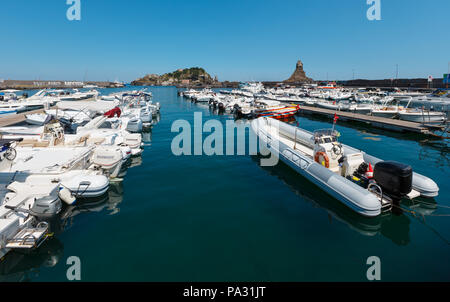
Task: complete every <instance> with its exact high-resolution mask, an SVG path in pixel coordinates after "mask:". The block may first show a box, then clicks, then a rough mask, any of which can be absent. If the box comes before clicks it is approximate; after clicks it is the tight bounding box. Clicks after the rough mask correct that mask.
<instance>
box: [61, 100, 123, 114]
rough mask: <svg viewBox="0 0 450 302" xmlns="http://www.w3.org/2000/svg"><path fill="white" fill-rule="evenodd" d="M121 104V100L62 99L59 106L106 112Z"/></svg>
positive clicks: (63, 108)
mask: <svg viewBox="0 0 450 302" xmlns="http://www.w3.org/2000/svg"><path fill="white" fill-rule="evenodd" d="M118 105H119V101H77V102H71V101H62V102H59V103H58V104H57V107H58V108H59V109H62V110H80V111H81V110H89V111H95V112H101V113H105V112H107V111H109V110H111V109H113V108H115V107H117V106H118Z"/></svg>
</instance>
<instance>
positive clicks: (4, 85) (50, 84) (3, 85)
mask: <svg viewBox="0 0 450 302" xmlns="http://www.w3.org/2000/svg"><path fill="white" fill-rule="evenodd" d="M85 85H96V86H98V87H105V88H110V87H111V88H114V87H123V84H121V83H113V82H95V81H89V82H80V81H40V80H38V81H23V80H0V89H44V88H53V89H65V88H83V86H85Z"/></svg>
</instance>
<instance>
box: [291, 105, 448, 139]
mask: <svg viewBox="0 0 450 302" xmlns="http://www.w3.org/2000/svg"><path fill="white" fill-rule="evenodd" d="M300 113H302V114H319V115H325V116H329V117H330V119H333V117H334V115H335V114H337V115H338V116H339V120H342V121H356V122H361V123H365V124H369V125H371V126H372V127H376V128H381V129H386V130H391V131H396V132H413V133H420V134H424V135H432V136H436V137H443V136H445V134H446V132H447V131H448V128H447V127H446V126H445V125H428V124H419V123H414V122H409V121H403V120H396V119H389V118H384V117H378V116H372V115H365V114H359V113H353V112H347V111H335V110H329V109H323V108H317V107H310V106H300ZM437 132H441V135H438V134H437Z"/></svg>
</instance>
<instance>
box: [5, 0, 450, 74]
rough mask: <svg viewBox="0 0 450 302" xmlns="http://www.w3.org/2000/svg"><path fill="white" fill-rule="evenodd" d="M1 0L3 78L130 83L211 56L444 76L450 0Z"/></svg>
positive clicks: (221, 63)
mask: <svg viewBox="0 0 450 302" xmlns="http://www.w3.org/2000/svg"><path fill="white" fill-rule="evenodd" d="M81 5H82V13H81V18H82V19H81V21H72V22H71V21H68V20H67V18H66V11H67V9H68V8H69V6H68V5H67V4H66V0H40V1H38V0H0V12H1V18H0V28H1V33H0V37H1V44H2V45H1V48H0V49H1V50H0V78H3V79H43V80H44V79H45V80H56V79H60V80H84V79H86V80H111V81H112V80H116V79H117V80H121V81H131V80H133V79H136V78H138V77H141V76H143V75H145V74H147V73H158V74H161V73H165V72H170V71H173V70H175V69H178V68H185V67H192V66H200V67H204V68H205V69H206V70H207V71H208V72H209V73H210V74H211V75H217V76H218V77H219V80H240V81H249V80H254V81H259V80H274V81H279V80H284V79H286V78H288V77H289V76H290V74H291V73H292V72H293V69H294V67H295V63H296V61H297V60H298V59H301V60H302V61H303V63H304V65H305V70H306V72H307V75H308V76H310V77H312V78H314V79H322V80H325V79H327V74H328V79H330V80H331V79H338V80H345V79H351V78H352V77H353V71H354V73H355V77H356V78H369V79H378V78H392V77H394V76H395V69H396V64H398V65H399V77H427V76H428V75H433V76H434V77H442V74H443V73H446V72H447V70H448V64H449V62H450V55H449V54H450V35H449V25H448V12H449V11H450V1H448V0H428V1H422V0H381V5H382V7H381V14H382V20H381V21H369V20H367V18H366V11H367V9H368V8H369V6H368V5H367V4H366V0H345V1H344V0H320V1H319V0H317V1H313V0H292V1H282V0H278V1H272V0H270V1H269V0H259V1H254V0H226V1H225V0H222V1H218V0H198V1H197V0H183V1H182V0H164V1H153V0H127V1H125V0H81Z"/></svg>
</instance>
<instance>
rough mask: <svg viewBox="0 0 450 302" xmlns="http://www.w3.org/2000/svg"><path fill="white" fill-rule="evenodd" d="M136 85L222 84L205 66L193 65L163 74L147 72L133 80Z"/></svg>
mask: <svg viewBox="0 0 450 302" xmlns="http://www.w3.org/2000/svg"><path fill="white" fill-rule="evenodd" d="M131 84H132V85H135V86H152V85H153V86H177V87H205V86H221V83H220V82H219V81H218V80H217V77H215V78H213V77H211V75H209V74H208V73H207V72H206V71H205V70H204V69H203V68H200V67H192V68H186V69H178V70H176V71H174V72H170V73H165V74H163V75H158V74H147V75H146V76H144V77H143V78H140V79H138V80H135V81H133V82H131Z"/></svg>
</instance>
